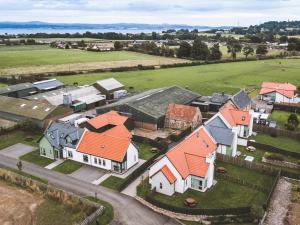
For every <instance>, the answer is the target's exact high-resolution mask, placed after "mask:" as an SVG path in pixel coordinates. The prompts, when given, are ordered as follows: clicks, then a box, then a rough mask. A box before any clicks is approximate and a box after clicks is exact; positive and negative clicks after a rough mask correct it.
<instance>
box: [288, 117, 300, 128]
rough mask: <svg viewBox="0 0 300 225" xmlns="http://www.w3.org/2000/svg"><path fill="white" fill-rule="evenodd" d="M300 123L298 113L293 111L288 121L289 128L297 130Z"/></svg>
mask: <svg viewBox="0 0 300 225" xmlns="http://www.w3.org/2000/svg"><path fill="white" fill-rule="evenodd" d="M298 125H299V120H298V117H297V114H296V113H292V114H291V115H290V116H289V118H288V121H287V128H288V129H289V130H296V128H297V127H298Z"/></svg>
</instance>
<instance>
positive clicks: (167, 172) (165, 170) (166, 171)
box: [161, 166, 176, 184]
mask: <svg viewBox="0 0 300 225" xmlns="http://www.w3.org/2000/svg"><path fill="white" fill-rule="evenodd" d="M161 172H162V173H163V174H164V175H165V177H166V178H167V179H168V181H169V182H170V184H173V183H174V182H175V181H176V177H175V176H174V175H173V173H172V172H171V170H170V169H169V167H168V166H164V167H163V168H161Z"/></svg>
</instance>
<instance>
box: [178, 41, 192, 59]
mask: <svg viewBox="0 0 300 225" xmlns="http://www.w3.org/2000/svg"><path fill="white" fill-rule="evenodd" d="M191 50H192V46H191V45H190V44H189V43H188V42H186V41H183V42H181V43H180V45H179V48H178V50H177V57H178V58H189V57H191Z"/></svg>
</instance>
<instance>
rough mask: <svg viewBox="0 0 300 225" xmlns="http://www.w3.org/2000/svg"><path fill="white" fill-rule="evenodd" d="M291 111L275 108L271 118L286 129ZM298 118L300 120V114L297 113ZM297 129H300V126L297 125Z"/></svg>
mask: <svg viewBox="0 0 300 225" xmlns="http://www.w3.org/2000/svg"><path fill="white" fill-rule="evenodd" d="M290 115H291V112H286V111H281V110H274V111H273V112H272V114H271V116H270V120H274V121H276V122H277V125H278V127H279V128H281V129H286V127H285V124H286V123H287V120H288V118H289V116H290ZM297 117H298V120H299V121H300V114H299V113H297ZM296 131H300V126H298V127H297V129H296Z"/></svg>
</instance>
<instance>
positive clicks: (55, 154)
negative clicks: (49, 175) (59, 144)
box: [54, 150, 59, 159]
mask: <svg viewBox="0 0 300 225" xmlns="http://www.w3.org/2000/svg"><path fill="white" fill-rule="evenodd" d="M54 158H55V159H58V158H59V152H58V151H57V150H54Z"/></svg>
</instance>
